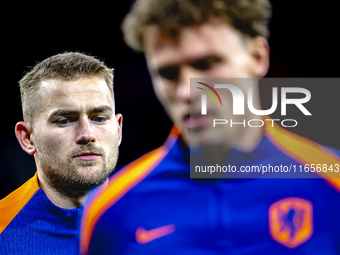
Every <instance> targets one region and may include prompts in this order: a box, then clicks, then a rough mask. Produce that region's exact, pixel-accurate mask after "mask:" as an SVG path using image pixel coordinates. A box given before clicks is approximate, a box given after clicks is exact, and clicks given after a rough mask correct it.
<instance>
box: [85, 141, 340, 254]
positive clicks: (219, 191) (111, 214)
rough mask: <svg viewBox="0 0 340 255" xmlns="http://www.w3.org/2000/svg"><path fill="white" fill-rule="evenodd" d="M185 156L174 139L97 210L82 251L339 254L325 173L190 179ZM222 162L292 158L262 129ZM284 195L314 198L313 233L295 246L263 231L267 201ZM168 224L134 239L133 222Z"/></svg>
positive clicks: (336, 205)
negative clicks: (158, 233)
mask: <svg viewBox="0 0 340 255" xmlns="http://www.w3.org/2000/svg"><path fill="white" fill-rule="evenodd" d="M334 151H335V150H334ZM335 152H336V153H338V154H339V151H335ZM188 157H189V152H188V150H185V149H184V150H183V149H182V148H181V146H180V142H179V141H177V142H176V143H175V144H174V146H173V147H172V149H171V150H170V151H169V153H168V154H167V156H166V157H165V158H164V159H163V160H162V161H161V163H160V164H158V166H157V167H156V168H155V169H154V170H153V171H152V172H151V174H149V175H148V176H147V177H146V178H145V179H143V180H142V181H141V182H140V183H138V184H137V185H136V186H135V187H134V188H132V189H131V190H130V191H129V192H128V193H127V194H126V195H124V196H123V197H122V198H121V199H120V200H119V201H118V202H116V203H115V204H114V205H113V206H112V207H111V208H109V210H107V211H106V212H105V213H104V214H103V215H102V216H101V218H100V219H99V221H98V224H97V226H96V228H95V230H94V232H93V236H92V240H91V244H90V252H89V253H90V254H134V255H138V254H202V255H214V254H231V255H241V254H260V255H263V254H340V220H339V216H340V194H339V192H338V191H337V190H336V189H334V188H333V187H332V186H331V185H330V184H329V183H327V182H326V181H325V180H324V179H321V178H314V179H283V178H276V179H264V178H258V179H250V178H247V179H242V178H241V179H190V178H189V162H188ZM227 163H230V164H231V165H234V166H241V165H254V164H261V163H262V164H268V163H270V164H273V165H280V164H285V165H288V164H296V165H298V163H297V162H296V161H295V160H293V159H292V158H290V157H288V156H287V155H285V154H283V153H282V152H281V151H280V150H278V149H277V148H276V147H275V146H274V145H273V144H272V143H271V141H270V140H269V139H268V138H267V137H266V136H264V137H263V139H262V141H261V142H260V144H259V146H258V147H257V148H256V149H255V150H254V151H253V152H251V153H242V152H240V151H237V150H231V151H230V153H229V155H228V160H227ZM287 197H296V198H301V199H305V200H308V201H310V202H311V203H312V205H313V224H314V231H313V235H312V236H311V238H310V239H309V240H308V241H306V242H305V243H303V244H301V245H299V246H298V247H296V248H295V249H291V248H288V247H285V246H283V245H282V244H280V243H278V242H276V241H275V240H273V238H272V237H271V235H270V232H269V223H268V209H269V207H270V205H271V204H273V203H275V202H276V201H278V200H281V199H284V198H287ZM169 224H174V225H175V232H174V233H172V234H169V235H166V236H163V237H160V238H158V239H155V240H153V241H150V242H148V243H145V244H139V243H138V242H136V238H135V232H136V229H137V228H138V227H144V228H145V229H146V230H151V229H155V228H159V227H161V226H166V225H169Z"/></svg>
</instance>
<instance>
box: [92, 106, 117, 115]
mask: <svg viewBox="0 0 340 255" xmlns="http://www.w3.org/2000/svg"><path fill="white" fill-rule="evenodd" d="M88 112H89V113H93V112H110V113H112V112H113V109H112V107H111V106H108V105H102V106H96V107H92V108H90V109H89V111H88Z"/></svg>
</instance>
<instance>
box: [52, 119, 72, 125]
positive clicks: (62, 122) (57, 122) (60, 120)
mask: <svg viewBox="0 0 340 255" xmlns="http://www.w3.org/2000/svg"><path fill="white" fill-rule="evenodd" d="M55 123H56V124H57V125H59V126H66V125H67V124H69V120H68V119H67V118H60V119H57V120H56V121H55Z"/></svg>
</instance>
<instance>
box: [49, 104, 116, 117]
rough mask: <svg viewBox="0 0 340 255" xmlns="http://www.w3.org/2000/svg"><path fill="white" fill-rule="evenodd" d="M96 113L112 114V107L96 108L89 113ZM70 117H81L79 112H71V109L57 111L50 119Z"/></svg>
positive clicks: (51, 114)
mask: <svg viewBox="0 0 340 255" xmlns="http://www.w3.org/2000/svg"><path fill="white" fill-rule="evenodd" d="M94 112H109V113H112V112H113V109H112V107H110V106H108V105H102V106H96V107H92V108H90V109H89V110H88V111H87V113H94ZM68 115H79V111H76V110H71V109H56V110H54V111H53V112H51V113H50V114H49V116H50V117H52V116H68Z"/></svg>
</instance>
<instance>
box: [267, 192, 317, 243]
mask: <svg viewBox="0 0 340 255" xmlns="http://www.w3.org/2000/svg"><path fill="white" fill-rule="evenodd" d="M268 213H269V215H268V216H269V232H270V234H271V236H272V238H273V239H274V240H275V241H277V242H278V243H280V244H282V245H284V246H286V247H288V248H291V249H293V248H296V247H297V246H299V245H301V244H303V243H304V242H306V241H307V240H308V239H309V238H310V237H311V236H312V235H313V206H312V203H311V202H309V201H308V200H305V199H301V198H297V197H289V198H285V199H282V200H279V201H277V202H275V203H274V204H272V205H271V206H270V207H269V211H268Z"/></svg>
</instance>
